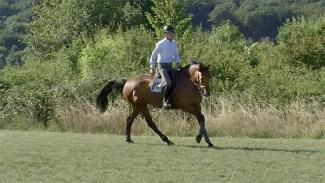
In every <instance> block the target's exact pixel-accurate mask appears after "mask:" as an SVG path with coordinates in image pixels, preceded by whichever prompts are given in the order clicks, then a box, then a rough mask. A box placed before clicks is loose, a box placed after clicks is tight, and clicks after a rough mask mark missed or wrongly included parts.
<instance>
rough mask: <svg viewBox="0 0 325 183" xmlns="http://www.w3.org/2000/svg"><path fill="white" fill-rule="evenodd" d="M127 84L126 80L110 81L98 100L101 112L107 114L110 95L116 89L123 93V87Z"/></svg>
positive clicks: (97, 103)
mask: <svg viewBox="0 0 325 183" xmlns="http://www.w3.org/2000/svg"><path fill="white" fill-rule="evenodd" d="M125 83H126V79H118V80H112V81H109V82H108V83H107V84H106V85H105V86H104V87H103V89H102V90H101V91H100V93H99V95H98V96H97V98H96V105H97V107H98V108H99V110H100V112H105V111H106V109H107V106H108V99H107V96H108V94H109V93H110V92H111V91H112V90H113V89H116V90H117V91H118V92H120V93H121V92H122V90H123V87H124V85H125Z"/></svg>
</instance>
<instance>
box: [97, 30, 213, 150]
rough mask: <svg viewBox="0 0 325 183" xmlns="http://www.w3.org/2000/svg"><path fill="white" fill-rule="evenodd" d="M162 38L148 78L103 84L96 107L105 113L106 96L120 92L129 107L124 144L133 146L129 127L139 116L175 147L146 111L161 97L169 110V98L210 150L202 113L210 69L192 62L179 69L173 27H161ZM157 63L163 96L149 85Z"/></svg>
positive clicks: (142, 75)
mask: <svg viewBox="0 0 325 183" xmlns="http://www.w3.org/2000/svg"><path fill="white" fill-rule="evenodd" d="M164 32H165V39H163V40H161V41H159V42H158V43H157V44H156V48H155V50H154V51H153V53H152V56H151V59H150V75H149V74H139V75H137V76H134V77H132V78H130V79H127V80H126V79H116V80H111V81H109V82H108V83H107V84H105V85H104V87H103V88H102V90H101V91H100V93H99V94H98V96H97V98H96V104H97V106H98V107H99V108H100V111H101V112H104V111H105V110H106V109H107V106H108V98H107V96H108V94H109V93H111V92H112V91H113V90H117V91H119V92H120V93H121V94H122V96H123V98H124V99H125V100H126V101H128V103H129V104H130V105H131V106H132V108H131V111H130V114H129V116H128V117H127V120H126V128H125V141H126V142H128V143H133V140H132V139H131V127H132V124H133V122H134V119H135V118H136V117H137V116H138V115H139V114H142V115H143V117H144V118H145V120H146V122H147V125H148V127H150V128H151V129H152V130H153V131H155V132H156V133H157V134H158V135H159V136H160V138H161V139H162V140H163V141H164V142H166V143H167V144H168V145H171V144H174V143H173V142H172V141H170V140H169V139H168V138H167V136H166V135H165V134H163V133H162V132H161V131H160V130H159V129H158V127H157V125H156V124H155V122H154V121H153V119H152V117H151V114H150V112H149V105H150V106H153V107H159V108H160V107H161V106H162V105H161V100H162V98H163V106H164V107H165V108H166V107H167V108H168V107H171V105H170V103H169V102H170V98H171V99H172V101H173V106H172V109H181V110H183V111H185V112H188V113H190V114H192V115H195V117H196V119H197V121H198V123H199V126H200V130H199V134H198V135H197V136H196V138H195V140H196V142H197V143H200V142H201V139H202V138H203V137H204V140H205V142H206V143H207V144H208V146H209V147H213V144H212V143H211V141H210V139H209V136H208V133H207V130H206V128H205V117H204V115H203V114H202V108H201V102H202V95H201V94H203V95H204V96H209V93H210V92H209V78H210V74H209V67H208V66H204V65H203V64H201V63H198V62H192V63H191V64H190V65H188V66H186V67H183V68H180V64H179V63H180V58H179V55H178V51H177V45H176V42H175V41H174V40H173V37H174V36H173V28H172V27H171V26H170V25H168V26H166V27H165V28H164ZM156 59H157V62H158V70H159V73H160V74H161V75H162V77H163V80H165V82H166V87H165V89H164V91H163V96H161V94H160V93H155V92H153V91H152V90H151V84H152V83H153V81H154V80H155V76H154V74H155V72H154V68H155V62H156ZM174 60H175V62H176V68H180V69H179V71H178V72H177V73H176V75H177V79H178V81H179V82H178V84H177V87H176V89H175V90H174V91H173V95H172V96H170V93H171V88H172V83H171V77H170V75H169V73H170V71H171V70H173V67H172V62H173V61H174Z"/></svg>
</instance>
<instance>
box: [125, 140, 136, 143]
mask: <svg viewBox="0 0 325 183" xmlns="http://www.w3.org/2000/svg"><path fill="white" fill-rule="evenodd" d="M125 142H127V143H129V144H134V141H133V140H131V139H125Z"/></svg>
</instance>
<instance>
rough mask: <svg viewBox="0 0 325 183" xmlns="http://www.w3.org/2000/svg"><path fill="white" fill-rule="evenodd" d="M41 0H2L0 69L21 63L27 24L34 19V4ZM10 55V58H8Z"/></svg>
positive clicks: (0, 8) (0, 10)
mask: <svg viewBox="0 0 325 183" xmlns="http://www.w3.org/2000/svg"><path fill="white" fill-rule="evenodd" d="M38 2H39V0H21V1H10V0H0V69H2V68H3V67H4V66H5V65H17V64H21V63H22V61H21V53H20V52H21V50H23V49H24V48H25V46H26V45H25V44H23V43H22V38H23V35H24V34H25V32H26V24H27V23H28V22H30V21H31V20H32V16H33V12H32V5H33V4H36V3H38ZM7 57H8V58H7Z"/></svg>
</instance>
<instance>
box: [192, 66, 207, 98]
mask: <svg viewBox="0 0 325 183" xmlns="http://www.w3.org/2000/svg"><path fill="white" fill-rule="evenodd" d="M189 75H190V78H191V80H192V81H193V82H194V84H195V85H197V86H198V88H199V89H200V90H201V91H203V95H204V96H206V97H207V96H209V95H210V88H209V78H210V74H209V66H204V65H202V64H199V63H197V62H194V63H192V65H191V66H190V67H189Z"/></svg>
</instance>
